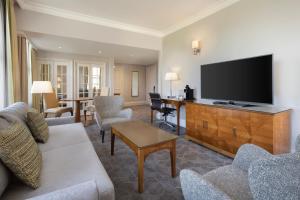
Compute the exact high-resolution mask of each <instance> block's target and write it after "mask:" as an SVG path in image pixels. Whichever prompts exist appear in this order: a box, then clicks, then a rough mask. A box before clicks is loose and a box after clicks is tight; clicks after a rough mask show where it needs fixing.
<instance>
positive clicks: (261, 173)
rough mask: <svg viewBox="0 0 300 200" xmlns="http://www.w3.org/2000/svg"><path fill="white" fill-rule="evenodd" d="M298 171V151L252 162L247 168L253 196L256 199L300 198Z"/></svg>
mask: <svg viewBox="0 0 300 200" xmlns="http://www.w3.org/2000/svg"><path fill="white" fill-rule="evenodd" d="M299 172H300V153H299V152H297V153H294V154H285V155H280V156H273V157H272V158H270V159H263V160H258V161H256V162H253V163H252V164H251V166H250V169H249V183H250V188H251V191H252V194H253V197H254V198H255V199H257V200H264V199H273V200H281V199H289V200H296V199H297V200H298V199H300V173H299Z"/></svg>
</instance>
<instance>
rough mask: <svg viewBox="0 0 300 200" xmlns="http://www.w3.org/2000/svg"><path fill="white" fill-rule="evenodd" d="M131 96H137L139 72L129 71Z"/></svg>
mask: <svg viewBox="0 0 300 200" xmlns="http://www.w3.org/2000/svg"><path fill="white" fill-rule="evenodd" d="M131 96H132V97H138V96H139V72H132V73H131Z"/></svg>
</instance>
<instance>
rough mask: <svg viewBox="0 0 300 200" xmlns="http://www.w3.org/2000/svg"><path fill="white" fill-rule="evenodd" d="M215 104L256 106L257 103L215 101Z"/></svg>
mask: <svg viewBox="0 0 300 200" xmlns="http://www.w3.org/2000/svg"><path fill="white" fill-rule="evenodd" d="M213 104H214V105H222V106H226V105H227V106H237V107H254V106H257V105H253V104H245V103H236V102H234V101H214V102H213Z"/></svg>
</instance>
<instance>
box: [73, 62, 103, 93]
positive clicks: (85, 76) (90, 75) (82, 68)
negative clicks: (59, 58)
mask: <svg viewBox="0 0 300 200" xmlns="http://www.w3.org/2000/svg"><path fill="white" fill-rule="evenodd" d="M104 72H105V64H102V65H101V64H78V97H80V98H82V97H94V96H97V95H99V94H100V89H101V87H103V86H105V76H104Z"/></svg>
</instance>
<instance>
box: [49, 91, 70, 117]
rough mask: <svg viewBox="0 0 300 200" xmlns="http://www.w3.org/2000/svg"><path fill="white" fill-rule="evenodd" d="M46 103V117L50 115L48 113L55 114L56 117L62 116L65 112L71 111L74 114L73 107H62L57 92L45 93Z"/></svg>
mask: <svg viewBox="0 0 300 200" xmlns="http://www.w3.org/2000/svg"><path fill="white" fill-rule="evenodd" d="M44 97H45V104H46V110H45V111H44V113H45V118H46V117H47V116H48V114H53V115H54V116H55V117H60V116H61V115H62V114H63V113H67V112H70V113H71V115H72V116H73V108H72V107H60V106H59V104H60V102H59V100H58V99H57V98H56V94H55V92H53V93H49V94H45V95H44Z"/></svg>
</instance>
